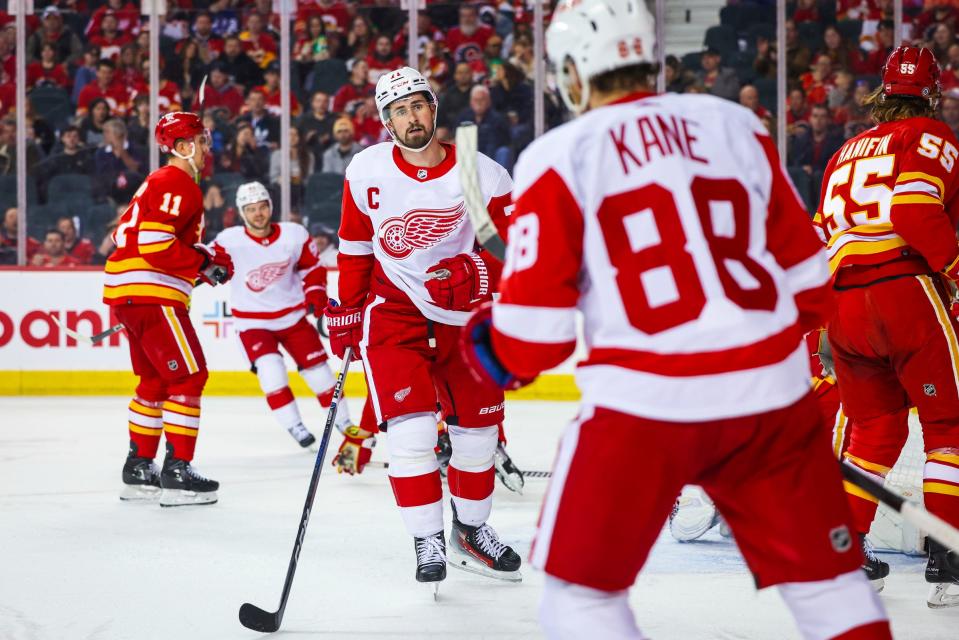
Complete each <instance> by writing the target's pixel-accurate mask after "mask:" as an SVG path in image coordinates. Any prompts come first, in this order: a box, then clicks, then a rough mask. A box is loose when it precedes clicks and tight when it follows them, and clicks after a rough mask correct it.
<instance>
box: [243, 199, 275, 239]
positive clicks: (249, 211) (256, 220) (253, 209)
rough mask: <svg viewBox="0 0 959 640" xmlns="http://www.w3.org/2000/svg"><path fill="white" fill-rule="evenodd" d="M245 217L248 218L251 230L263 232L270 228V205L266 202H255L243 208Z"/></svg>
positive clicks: (247, 222)
mask: <svg viewBox="0 0 959 640" xmlns="http://www.w3.org/2000/svg"><path fill="white" fill-rule="evenodd" d="M243 217H244V218H246V224H247V226H248V227H250V228H251V229H254V230H256V231H263V230H264V229H266V228H268V227H269V226H270V218H271V217H272V212H271V211H270V203H269V202H267V201H266V200H263V201H261V202H254V203H252V204H248V205H246V206H244V207H243Z"/></svg>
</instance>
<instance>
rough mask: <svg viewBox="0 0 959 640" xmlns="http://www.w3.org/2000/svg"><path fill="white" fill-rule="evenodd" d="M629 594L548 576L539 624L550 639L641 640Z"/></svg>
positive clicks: (541, 603) (641, 636)
mask: <svg viewBox="0 0 959 640" xmlns="http://www.w3.org/2000/svg"><path fill="white" fill-rule="evenodd" d="M628 593H629V592H628V591H600V590H599V589H590V588H589V587H582V586H579V585H576V584H572V583H570V582H566V581H565V580H560V579H559V578H554V577H553V576H550V575H547V576H546V583H545V585H544V587H543V599H542V600H541V601H540V605H539V623H540V626H541V627H542V628H543V633H545V634H546V637H547V638H549V640H581V639H582V638H603V639H604V640H642V639H643V638H645V637H646V636H644V635H643V633H642V632H641V631H640V630H639V627H637V626H636V620H635V618H633V612H632V610H631V609H630V608H629V601H628V600H627V595H628Z"/></svg>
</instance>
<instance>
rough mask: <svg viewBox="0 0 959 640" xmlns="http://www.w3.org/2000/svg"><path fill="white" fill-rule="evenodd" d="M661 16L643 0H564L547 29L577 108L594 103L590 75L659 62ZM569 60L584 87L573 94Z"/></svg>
mask: <svg viewBox="0 0 959 640" xmlns="http://www.w3.org/2000/svg"><path fill="white" fill-rule="evenodd" d="M655 48H656V29H655V20H654V19H653V16H652V15H651V14H650V13H649V9H647V8H646V3H645V2H643V0H561V2H560V3H559V4H558V5H557V6H556V11H555V12H554V13H553V18H552V21H551V22H550V25H549V28H548V29H547V30H546V52H547V54H548V55H549V58H550V60H551V61H552V62H553V65H554V66H555V67H556V75H557V80H558V84H559V93H560V95H561V96H562V97H563V102H565V103H566V106H568V107H569V108H570V109H572V110H573V111H574V112H576V113H582V112H583V111H584V110H585V109H586V106H587V104H588V103H589V79H590V78H593V77H595V76H598V75H600V74H602V73H605V72H607V71H612V70H613V69H619V68H620V67H627V66H630V65H634V64H639V63H641V62H655V60H656V58H655ZM567 59H569V60H570V61H571V62H572V63H573V64H574V65H576V73H577V74H578V75H579V82H580V85H581V86H582V90H581V91H580V96H579V101H578V102H576V103H574V102H573V99H572V97H571V96H570V95H569V83H570V81H571V79H572V78H571V77H570V74H569V73H568V72H567V71H566V64H565V63H566V61H567Z"/></svg>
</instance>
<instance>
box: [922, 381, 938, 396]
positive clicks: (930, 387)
mask: <svg viewBox="0 0 959 640" xmlns="http://www.w3.org/2000/svg"><path fill="white" fill-rule="evenodd" d="M922 392H923V393H924V394H926V395H927V396H929V397H935V395H936V385H934V384H924V385H922Z"/></svg>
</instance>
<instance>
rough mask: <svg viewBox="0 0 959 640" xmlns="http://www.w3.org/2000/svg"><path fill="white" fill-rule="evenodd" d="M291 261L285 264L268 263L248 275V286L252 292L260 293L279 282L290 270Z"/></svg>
mask: <svg viewBox="0 0 959 640" xmlns="http://www.w3.org/2000/svg"><path fill="white" fill-rule="evenodd" d="M290 262H291V260H290V259H287V260H284V261H283V262H267V263H266V264H264V265H262V266H259V267H257V268H256V269H253V270H252V271H250V272H249V273H247V274H246V286H247V288H248V289H249V290H250V291H253V292H254V293H259V292H261V291H263V290H264V289H266V288H267V287H268V286H270V285H271V284H273V283H274V282H276V281H277V280H279V279H280V278H281V277H282V276H283V274H284V273H286V271H287V269H289V268H290Z"/></svg>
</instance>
